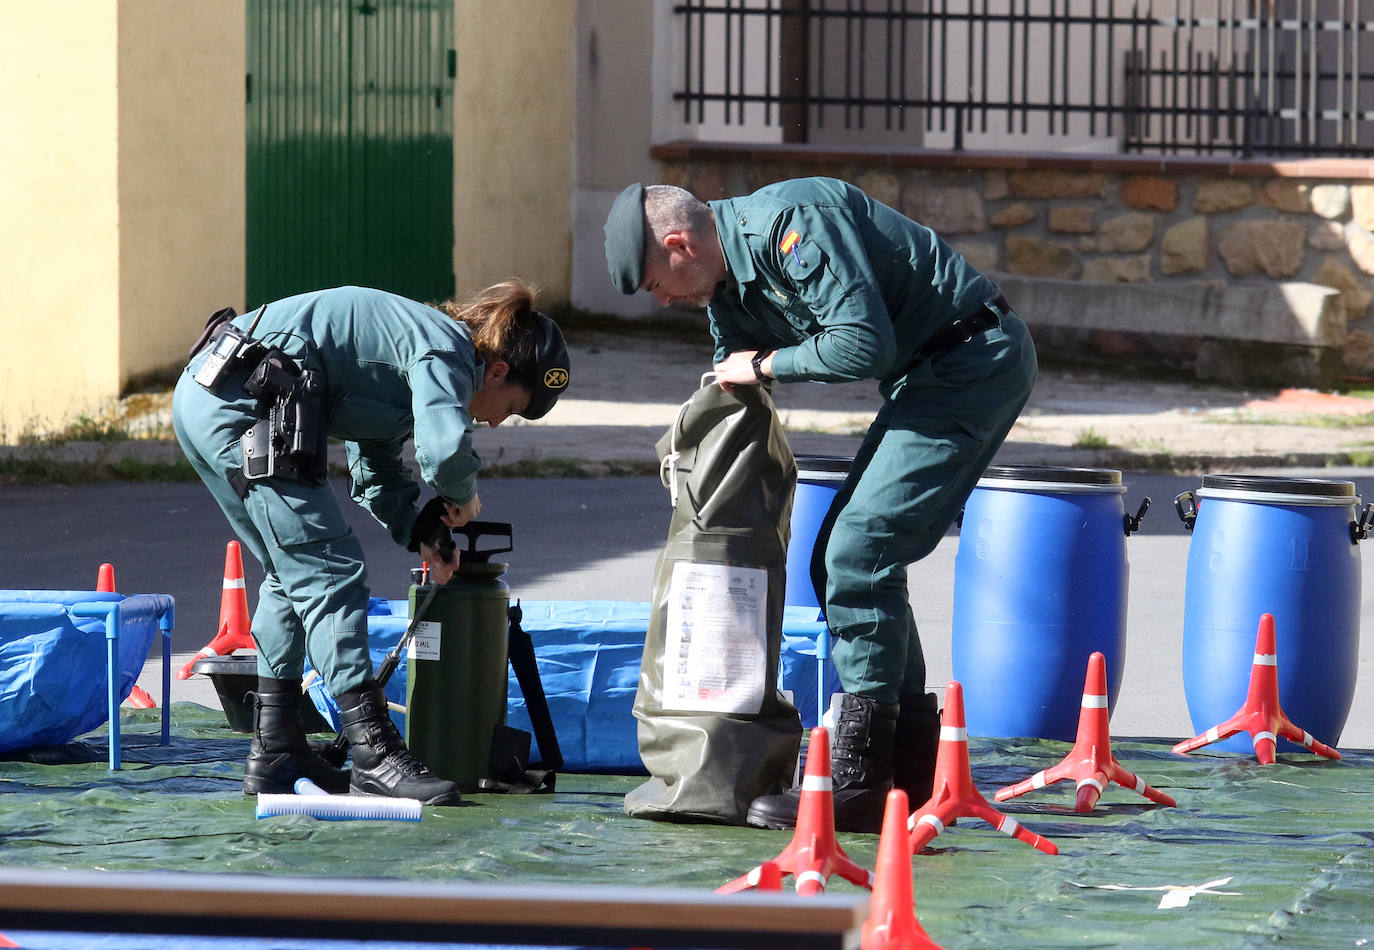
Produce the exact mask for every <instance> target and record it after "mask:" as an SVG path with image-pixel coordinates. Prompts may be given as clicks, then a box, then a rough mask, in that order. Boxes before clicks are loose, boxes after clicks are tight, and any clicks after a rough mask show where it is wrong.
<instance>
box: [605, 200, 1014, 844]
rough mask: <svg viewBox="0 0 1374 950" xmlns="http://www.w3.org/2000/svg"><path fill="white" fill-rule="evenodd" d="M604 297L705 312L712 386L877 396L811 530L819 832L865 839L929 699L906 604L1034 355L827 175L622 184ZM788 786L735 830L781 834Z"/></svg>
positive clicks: (788, 806)
mask: <svg viewBox="0 0 1374 950" xmlns="http://www.w3.org/2000/svg"><path fill="white" fill-rule="evenodd" d="M605 230H606V258H607V266H608V267H609V269H610V274H611V279H612V281H613V282H614V284H615V285H616V287H618V288H619V289H620V291H621V292H622V293H626V294H632V293H635V292H636V291H638V290H646V291H648V292H649V293H651V294H653V295H654V296H655V297H656V298H657V299H658V301H659V302H660V303H661V304H662V305H664V306H670V305H674V304H677V305H687V306H697V307H702V306H704V307H706V308H707V313H708V316H709V320H710V326H711V334H712V336H713V338H714V340H715V344H716V351H715V362H716V371H717V373H718V379H719V382H720V384H721V385H723V386H727V387H728V386H736V385H745V384H753V383H766V382H768V381H769V380H777V381H779V382H784V383H786V382H795V381H800V380H813V381H819V382H844V381H848V380H858V379H878V380H880V381H881V390H880V391H881V393H882V395H883V398H884V402H883V405H882V408H881V409H880V410H879V412H878V414H877V417H876V418H875V419H874V421H873V424H872V426H871V427H870V428H869V431H868V433H867V436H866V437H865V439H864V441H863V444H862V445H861V446H860V448H859V451H858V454H857V455H856V457H855V459H854V463H853V466H852V468H851V471H850V474H849V476H848V478H847V479H846V481H845V483H844V485H843V487H842V488H841V490H840V491H839V492H838V493H837V495H836V498H835V501H834V503H833V504H832V506H831V508H830V511H829V513H828V515H827V517H826V519H825V521H824V523H823V525H822V528H821V532H820V536H819V537H818V539H817V542H816V547H815V552H814V556H813V561H812V581H813V583H814V584H815V587H816V590H817V591H818V592H823V596H822V597H820V598H819V599H820V601H821V603H822V604H823V605H824V611H825V619H826V622H827V624H828V625H829V627H830V630H831V632H832V634H833V635H834V637H835V643H834V648H833V656H834V660H835V665H836V667H837V669H838V671H839V677H840V682H841V684H842V685H843V687H844V689H845V691H846V692H845V694H844V695H843V697H842V700H841V703H842V705H841V708H840V711H839V721H838V723H837V726H836V730H835V732H836V734H835V736H834V738H833V740H832V763H831V764H832V776H833V780H834V803H835V822H836V827H837V828H839V829H841V830H848V831H874V832H876V831H878V830H880V828H881V824H882V816H883V808H884V802H885V799H886V796H887V792H888V790H889V789H890V788H891V787H892V786H893V784H895V785H897V786H898V787H900V788H903V789H904V790H905V791H906V792H907V794H908V796H909V797H910V799H911V800H912V802H913V807H915V806H916V805H918V804H920V803H921V802H923V801H925V800H926V799H927V798H929V796H930V793H931V784H932V781H933V775H934V759H935V753H936V749H937V747H938V738H939V716H938V707H937V697H936V696H935V695H934V694H933V693H927V692H926V691H925V675H926V669H925V658H924V656H923V654H922V652H921V643H920V639H919V637H918V635H917V631H916V622H915V619H914V617H913V615H912V612H911V608H910V605H909V604H908V600H907V585H906V570H907V566H908V565H909V564H911V563H913V562H915V561H918V560H920V559H921V558H923V557H925V556H926V555H927V554H929V553H930V552H931V551H932V550H934V548H935V546H936V544H937V543H938V542H939V540H940V538H941V537H942V536H943V535H944V533H945V531H946V530H947V529H948V528H949V526H950V524H951V523H952V522H953V520H954V518H955V517H956V516H957V514H958V512H959V510H960V508H961V507H962V505H963V503H964V501H965V499H966V498H967V496H968V494H969V493H970V492H971V491H972V490H973V487H974V485H975V484H976V482H977V480H978V477H979V476H980V475H981V474H982V472H983V470H984V468H986V466H987V465H988V463H989V462H990V461H991V459H992V457H993V455H994V454H995V453H996V452H997V449H998V448H999V447H1000V446H1001V444H1002V441H1003V440H1004V439H1005V438H1006V435H1007V432H1008V431H1009V430H1010V429H1011V426H1012V423H1013V422H1015V420H1016V416H1017V414H1018V413H1019V412H1020V410H1021V407H1022V406H1023V405H1025V402H1026V399H1027V398H1028V397H1029V395H1030V391H1031V387H1032V385H1033V384H1034V381H1035V375H1036V359H1035V350H1034V347H1033V345H1032V343H1031V340H1030V336H1029V334H1028V333H1027V331H1026V328H1025V326H1024V324H1022V322H1021V320H1020V319H1019V318H1018V317H1017V316H1016V314H1015V313H1013V312H1012V310H1011V308H1010V307H1009V306H1008V304H1007V302H1006V300H1005V299H1003V297H1002V296H1001V294H1000V293H999V291H998V288H997V286H996V284H994V283H993V282H992V281H990V280H988V279H987V278H986V277H984V276H983V275H982V274H980V273H979V272H978V271H977V270H975V269H974V268H973V267H972V266H971V265H970V264H969V263H968V262H967V261H966V260H964V258H963V257H961V256H960V255H959V254H958V253H957V252H955V251H954V250H952V249H951V248H950V247H949V245H947V244H945V243H944V242H943V241H942V240H941V239H940V238H939V237H938V236H937V235H936V234H935V233H934V232H933V231H932V230H931V229H930V228H927V227H925V226H923V225H921V224H918V223H917V222H915V221H912V220H911V219H910V218H907V217H905V216H904V215H902V214H899V213H898V212H896V211H894V210H892V209H891V208H889V207H887V206H885V205H883V204H881V203H880V202H878V201H875V200H873V199H872V198H870V197H869V196H868V195H866V194H864V193H863V192H862V191H860V190H859V189H858V188H856V187H854V186H853V185H850V184H848V183H846V182H843V181H838V180H835V179H830V178H807V179H799V180H794V181H784V182H780V183H777V184H774V185H769V186H767V187H765V188H762V189H760V190H759V191H757V192H755V193H754V194H752V195H749V196H747V197H742V198H731V199H726V200H722V201H712V202H710V203H709V204H708V203H703V202H701V201H698V200H697V199H696V198H695V197H693V196H692V195H691V194H690V193H688V192H686V191H684V190H683V189H681V188H675V187H672V186H666V185H653V186H649V187H647V188H646V187H644V186H642V185H631V186H630V187H629V188H626V189H625V190H624V191H623V192H622V193H621V194H620V195H619V197H617V199H616V201H615V203H614V205H613V206H612V208H611V211H610V215H609V216H608V218H607V221H606V229H605ZM798 799H799V792H797V791H796V790H793V791H792V792H789V793H787V794H785V795H778V796H769V797H766V798H760V799H757V800H756V801H755V802H754V803H753V805H752V806H751V808H750V810H749V816H748V820H749V822H750V823H751V824H756V825H762V826H765V827H772V828H786V827H791V826H793V825H794V824H795V822H796V811H797V804H798Z"/></svg>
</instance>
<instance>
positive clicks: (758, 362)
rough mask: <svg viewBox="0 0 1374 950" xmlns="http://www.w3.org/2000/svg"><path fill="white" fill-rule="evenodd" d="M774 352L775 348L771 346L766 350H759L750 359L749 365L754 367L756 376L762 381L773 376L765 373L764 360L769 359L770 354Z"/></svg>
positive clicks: (764, 381)
mask: <svg viewBox="0 0 1374 950" xmlns="http://www.w3.org/2000/svg"><path fill="white" fill-rule="evenodd" d="M772 352H773V348H772V347H771V346H770V347H769V348H768V349H766V350H759V351H758V352H757V353H755V354H754V358H753V359H752V360H750V361H749V365H750V366H752V367H754V378H755V379H757V380H758V381H759V382H761V383H766V382H767V381H768V380H769V379H771V378H772V377H769V376H765V375H764V374H763V361H764V360H766V359H768V355H769V354H770V353H772Z"/></svg>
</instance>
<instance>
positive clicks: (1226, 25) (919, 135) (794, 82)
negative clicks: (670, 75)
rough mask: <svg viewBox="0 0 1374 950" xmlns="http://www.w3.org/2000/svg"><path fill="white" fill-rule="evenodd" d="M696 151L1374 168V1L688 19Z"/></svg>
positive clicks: (1171, 0)
mask: <svg viewBox="0 0 1374 950" xmlns="http://www.w3.org/2000/svg"><path fill="white" fill-rule="evenodd" d="M674 12H675V18H674V20H675V24H676V26H677V29H678V34H677V37H678V51H679V59H678V62H677V76H678V78H677V79H675V81H674V90H675V92H674V98H675V100H676V101H677V102H679V103H680V104H681V108H682V113H681V119H682V120H683V121H684V122H685V123H686V124H688V125H691V126H695V127H698V129H699V134H719V135H723V136H724V137H727V138H735V139H752V140H757V141H784V142H826V143H841V144H854V145H869V144H872V145H880V144H889V145H891V144H908V145H917V146H924V147H929V148H951V149H972V148H978V149H1017V150H1042V149H1058V150H1078V151H1095V152H1117V151H1124V152H1150V153H1168V154H1177V153H1182V154H1203V155H1211V154H1219V155H1237V156H1252V155H1289V156H1318V155H1371V154H1374V0H1365V3H1364V5H1363V8H1362V6H1361V4H1360V0H1270V2H1263V3H1255V2H1250V0H1141V2H1125V0H925V2H918V0H682V2H679V3H677V4H676V5H675V6H674Z"/></svg>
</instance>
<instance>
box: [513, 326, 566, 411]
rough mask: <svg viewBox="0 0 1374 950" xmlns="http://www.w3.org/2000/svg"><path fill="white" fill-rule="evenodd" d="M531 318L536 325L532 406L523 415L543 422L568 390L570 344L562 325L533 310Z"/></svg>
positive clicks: (526, 408) (531, 390)
mask: <svg viewBox="0 0 1374 950" xmlns="http://www.w3.org/2000/svg"><path fill="white" fill-rule="evenodd" d="M530 317H531V318H532V319H533V321H534V363H533V367H532V370H531V372H530V374H529V376H528V377H527V382H526V385H527V386H528V387H529V390H530V403H529V405H528V406H526V407H525V411H524V412H522V413H520V415H522V416H524V417H525V418H526V419H540V418H543V417H544V416H545V415H547V414H548V411H549V410H550V409H552V408H553V404H554V403H556V402H557V401H558V397H559V396H561V395H563V390H565V389H567V388H568V379H569V376H568V369H569V364H568V344H567V342H566V341H565V340H564V339H563V331H562V330H560V329H559V327H558V324H556V323H554V322H553V320H552V319H550V318H549V317H548V316H547V315H545V314H543V313H540V312H539V311H538V310H531V311H530Z"/></svg>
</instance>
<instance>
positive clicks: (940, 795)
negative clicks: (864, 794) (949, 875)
mask: <svg viewBox="0 0 1374 950" xmlns="http://www.w3.org/2000/svg"><path fill="white" fill-rule="evenodd" d="M956 818H981V819H983V821H986V822H987V823H988V824H990V825H992V826H993V827H994V828H996V829H997V830H998V831H1000V832H1002V833H1003V834H1008V835H1011V836H1012V837H1013V838H1017V839H1020V840H1021V841H1024V842H1025V843H1026V844H1028V845H1030V846H1031V847H1033V848H1037V849H1039V850H1041V851H1043V852H1045V853H1046V854H1058V853H1059V849H1058V848H1057V847H1055V845H1054V842H1053V841H1050V840H1049V839H1048V838H1042V837H1040V836H1039V835H1038V834H1036V833H1035V832H1033V831H1031V830H1030V829H1028V828H1026V827H1025V826H1024V825H1022V824H1021V823H1020V822H1018V821H1017V820H1016V819H1015V818H1012V817H1011V816H1009V815H1004V814H1002V813H1001V812H999V811H997V810H996V809H995V808H993V807H992V806H991V805H989V804H988V802H987V799H985V798H984V797H983V796H982V795H981V794H980V793H979V791H978V789H976V788H974V786H973V771H972V769H971V768H970V767H969V761H968V732H967V730H966V729H965V728H964V687H963V686H962V685H960V683H959V682H958V681H957V680H951V681H950V683H949V685H948V686H946V687H945V711H944V714H943V716H942V718H941V722H940V749H939V751H938V752H937V753H936V756H935V793H934V794H933V795H931V796H930V801H928V802H926V803H925V804H924V805H922V806H921V807H920V808H919V809H917V811H916V812H915V813H914V814H913V815H912V816H911V818H910V820H909V821H908V822H907V827H908V828H910V829H911V851H912V853H913V854H915V853H918V852H920V850H921V849H922V848H924V847H925V846H926V845H928V844H929V843H930V842H931V841H932V840H933V839H934V838H935V836H936V835H938V834H939V833H940V832H942V831H944V830H945V826H947V825H948V824H949V823H950V822H952V821H954V820H955V819H956Z"/></svg>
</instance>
